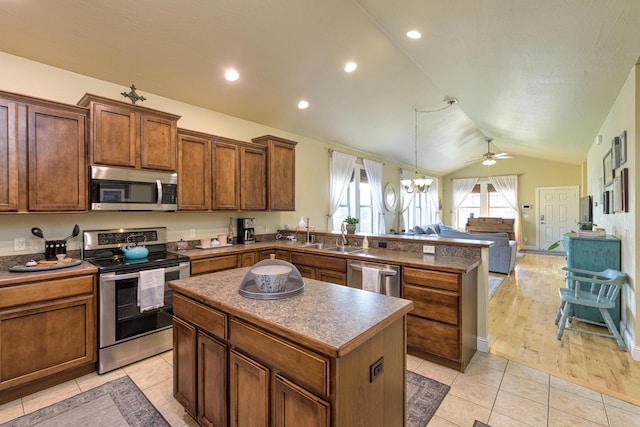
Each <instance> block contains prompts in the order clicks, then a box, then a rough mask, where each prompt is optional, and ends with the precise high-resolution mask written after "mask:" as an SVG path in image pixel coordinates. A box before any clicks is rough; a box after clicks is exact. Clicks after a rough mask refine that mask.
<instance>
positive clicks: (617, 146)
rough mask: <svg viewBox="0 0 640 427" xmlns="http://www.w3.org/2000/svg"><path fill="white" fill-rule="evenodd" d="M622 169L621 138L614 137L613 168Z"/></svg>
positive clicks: (612, 141)
mask: <svg viewBox="0 0 640 427" xmlns="http://www.w3.org/2000/svg"><path fill="white" fill-rule="evenodd" d="M619 167H620V137H617V136H616V137H614V138H613V139H612V140H611V168H613V169H617V168H619Z"/></svg>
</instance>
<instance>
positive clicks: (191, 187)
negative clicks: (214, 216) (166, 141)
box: [178, 129, 211, 211]
mask: <svg viewBox="0 0 640 427" xmlns="http://www.w3.org/2000/svg"><path fill="white" fill-rule="evenodd" d="M210 159H211V139H210V138H209V137H207V135H205V134H199V133H198V132H192V131H187V130H182V129H179V130H178V182H179V183H180V184H179V185H178V210H183V211H189V210H190V211H206V210H209V209H210V208H211V161H210Z"/></svg>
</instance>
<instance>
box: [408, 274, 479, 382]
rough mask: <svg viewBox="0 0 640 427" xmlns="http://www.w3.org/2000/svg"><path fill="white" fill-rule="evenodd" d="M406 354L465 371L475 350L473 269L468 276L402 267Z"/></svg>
mask: <svg viewBox="0 0 640 427" xmlns="http://www.w3.org/2000/svg"><path fill="white" fill-rule="evenodd" d="M402 291H403V297H404V298H406V299H409V300H411V301H413V304H414V308H413V310H412V311H411V312H410V313H409V314H408V315H407V353H409V354H412V355H415V356H418V357H422V358H424V359H427V360H430V361H433V362H436V363H439V364H442V365H444V366H448V367H450V368H453V369H457V370H459V371H461V372H464V369H465V367H466V366H467V364H468V363H469V361H470V360H471V358H472V357H473V355H474V353H475V351H476V348H477V342H476V340H477V312H478V311H477V304H478V291H477V279H476V270H475V269H473V270H472V271H470V272H467V273H451V272H444V271H436V270H428V269H418V268H413V267H404V268H403V269H402Z"/></svg>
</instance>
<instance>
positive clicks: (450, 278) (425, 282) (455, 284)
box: [402, 267, 460, 291]
mask: <svg viewBox="0 0 640 427" xmlns="http://www.w3.org/2000/svg"><path fill="white" fill-rule="evenodd" d="M402 280H403V282H404V283H410V284H412V285H418V286H429V287H431V288H437V289H444V290H447V291H460V280H459V278H458V275H457V274H455V273H445V272H442V271H432V270H421V269H418V268H411V267H405V268H403V269H402Z"/></svg>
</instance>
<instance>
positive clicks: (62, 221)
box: [0, 52, 402, 256]
mask: <svg viewBox="0 0 640 427" xmlns="http://www.w3.org/2000/svg"><path fill="white" fill-rule="evenodd" d="M132 83H135V82H132ZM168 84H170V82H168ZM0 90H4V91H7V92H14V93H20V94H24V95H29V96H33V97H38V98H43V99H48V100H53V101H58V102H63V103H67V104H73V105H75V104H76V103H77V102H78V101H79V100H80V98H81V97H82V96H83V95H84V94H85V93H93V94H96V95H101V96H105V97H108V98H112V99H117V100H121V101H122V100H124V98H123V97H122V95H120V93H121V92H123V91H128V88H127V87H123V86H121V85H117V84H113V83H110V82H106V81H102V80H97V79H94V78H90V77H87V76H83V75H80V74H76V73H72V72H69V71H65V70H62V69H59V68H54V67H50V66H48V65H44V64H41V63H37V62H33V61H30V60H26V59H23V58H20V57H17V56H13V55H9V54H7V53H3V52H0ZM138 92H139V93H141V94H143V95H144V96H145V97H146V98H147V101H145V102H144V103H143V104H142V105H144V106H145V107H149V108H154V109H157V110H160V111H166V112H169V113H173V114H178V115H181V116H182V118H181V119H180V120H179V121H178V126H179V127H181V128H185V129H192V130H197V131H200V132H205V133H210V134H214V135H219V136H224V137H228V138H232V139H237V140H241V141H250V140H251V138H255V137H258V136H262V135H267V134H270V135H276V136H281V137H283V138H287V139H291V140H294V141H298V145H297V147H296V209H297V210H296V212H282V213H278V212H273V213H272V212H228V213H224V212H223V213H217V212H216V213H148V212H147V213H138V212H134V213H118V212H115V213H97V212H90V213H83V214H1V215H0V256H3V255H20V254H24V253H25V252H14V251H13V239H14V238H15V237H25V238H27V253H38V252H42V251H44V245H43V243H42V241H41V240H40V239H37V238H35V237H32V236H31V233H30V229H31V227H35V226H37V227H40V228H42V230H43V231H44V233H45V236H46V237H47V238H49V239H56V238H63V237H65V236H67V235H69V234H70V233H71V230H72V229H73V226H74V224H76V223H77V224H79V226H80V229H81V230H85V229H101V228H113V227H122V226H158V225H166V226H167V228H168V232H169V239H170V240H178V239H180V238H188V236H189V230H190V229H195V230H196V238H201V237H211V236H215V235H216V234H218V233H221V232H226V230H227V225H228V223H229V217H234V218H236V217H255V218H256V222H257V230H256V231H257V233H258V234H260V233H264V232H268V231H271V232H273V231H274V230H275V229H276V228H282V227H283V225H284V224H291V225H292V226H294V225H295V224H297V223H298V221H299V220H300V216H304V217H305V218H306V217H309V218H310V223H311V225H315V226H316V228H317V229H318V230H325V229H326V224H327V217H326V215H327V211H328V200H329V152H328V148H334V149H338V150H341V151H348V150H344V149H342V148H341V147H339V146H337V145H335V144H329V143H325V142H323V141H318V140H314V139H311V138H306V137H303V136H300V135H295V134H291V133H289V132H285V131H282V130H279V129H274V128H271V127H268V126H263V125H261V124H259V123H254V122H250V121H246V120H242V119H239V118H236V117H232V116H228V115H225V114H222V113H218V112H215V111H211V110H206V109H203V108H200V107H196V106H193V105H189V104H185V103H182V102H178V101H175V100H171V99H168V98H163V97H160V96H156V95H154V94H150V93H147V92H144V90H143V88H138ZM258 102H259V101H258ZM354 154H356V155H359V156H365V157H367V158H372V159H374V160H378V161H382V160H379V159H377V158H376V156H374V155H371V154H368V153H354ZM384 162H385V166H384V168H383V178H384V179H383V184H384V183H387V182H389V181H392V182H396V183H397V182H398V181H399V179H400V178H399V177H400V174H399V169H400V167H401V166H402V165H398V164H394V163H391V162H388V161H384ZM386 224H387V229H389V228H393V227H396V224H397V219H396V215H394V214H391V213H389V212H387V215H386ZM396 228H397V227H396ZM69 248H70V249H78V248H79V239H73V240H72V241H70V242H69Z"/></svg>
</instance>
